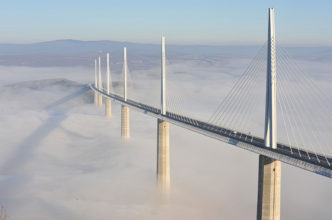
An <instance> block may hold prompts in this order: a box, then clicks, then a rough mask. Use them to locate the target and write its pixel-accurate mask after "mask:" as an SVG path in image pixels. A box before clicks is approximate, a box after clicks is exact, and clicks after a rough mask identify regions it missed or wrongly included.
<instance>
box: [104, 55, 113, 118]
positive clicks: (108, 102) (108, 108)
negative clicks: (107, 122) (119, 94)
mask: <svg viewBox="0 0 332 220" xmlns="http://www.w3.org/2000/svg"><path fill="white" fill-rule="evenodd" d="M106 60H107V69H106V92H107V94H110V92H111V91H110V90H111V89H110V81H111V71H110V54H109V53H107V55H106ZM111 115H112V112H111V100H110V99H106V100H105V116H106V117H107V118H110V117H111Z"/></svg>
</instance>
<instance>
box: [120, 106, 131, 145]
mask: <svg viewBox="0 0 332 220" xmlns="http://www.w3.org/2000/svg"><path fill="white" fill-rule="evenodd" d="M129 120H130V115H129V107H127V106H122V107H121V136H122V138H125V139H127V138H129V137H130V125H129Z"/></svg>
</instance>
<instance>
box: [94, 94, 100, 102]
mask: <svg viewBox="0 0 332 220" xmlns="http://www.w3.org/2000/svg"><path fill="white" fill-rule="evenodd" d="M94 94H95V96H94V102H95V105H98V103H99V95H98V93H97V92H94Z"/></svg>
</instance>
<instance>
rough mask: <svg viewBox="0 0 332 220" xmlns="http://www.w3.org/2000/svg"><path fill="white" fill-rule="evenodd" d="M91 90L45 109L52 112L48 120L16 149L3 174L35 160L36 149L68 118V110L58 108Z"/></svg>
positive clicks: (73, 95) (4, 167) (71, 96)
mask: <svg viewBox="0 0 332 220" xmlns="http://www.w3.org/2000/svg"><path fill="white" fill-rule="evenodd" d="M88 90H89V88H85V87H84V88H83V89H80V90H78V91H76V92H74V93H72V94H70V95H67V96H65V97H63V98H61V99H58V100H57V101H55V102H53V103H51V104H49V105H48V106H46V107H45V108H44V110H51V112H50V115H49V117H48V119H47V120H46V121H45V123H44V124H43V125H41V126H40V127H39V128H37V129H36V130H35V131H33V132H32V134H30V135H29V136H28V137H26V138H25V139H24V140H23V141H22V142H21V143H20V144H19V145H18V146H17V148H16V152H15V153H14V154H13V156H12V157H11V158H10V159H8V161H6V162H5V163H4V165H3V166H2V167H1V169H0V172H1V174H9V175H10V174H12V173H13V172H18V171H19V169H20V168H21V167H22V166H24V164H25V163H26V162H27V161H28V160H30V159H32V158H33V156H34V150H35V148H36V147H37V146H38V145H39V144H40V143H41V142H42V140H43V139H44V138H46V137H47V136H48V135H49V134H50V133H51V132H52V131H53V130H54V129H55V128H57V127H58V126H59V125H60V124H61V122H62V121H64V120H65V119H66V118H67V112H68V109H65V108H57V107H59V106H60V105H61V104H64V103H66V102H68V101H70V100H72V99H75V98H77V97H78V96H80V95H82V94H84V93H86V92H87V91H88Z"/></svg>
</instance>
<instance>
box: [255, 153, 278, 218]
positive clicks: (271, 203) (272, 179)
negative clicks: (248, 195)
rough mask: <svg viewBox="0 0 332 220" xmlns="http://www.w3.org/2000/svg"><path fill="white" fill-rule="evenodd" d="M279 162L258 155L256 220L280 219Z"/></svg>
mask: <svg viewBox="0 0 332 220" xmlns="http://www.w3.org/2000/svg"><path fill="white" fill-rule="evenodd" d="M280 185H281V162H280V161H278V160H274V159H271V158H269V157H266V156H263V155H260V156H259V173H258V203H257V220H279V219H280V190H281V189H280Z"/></svg>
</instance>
